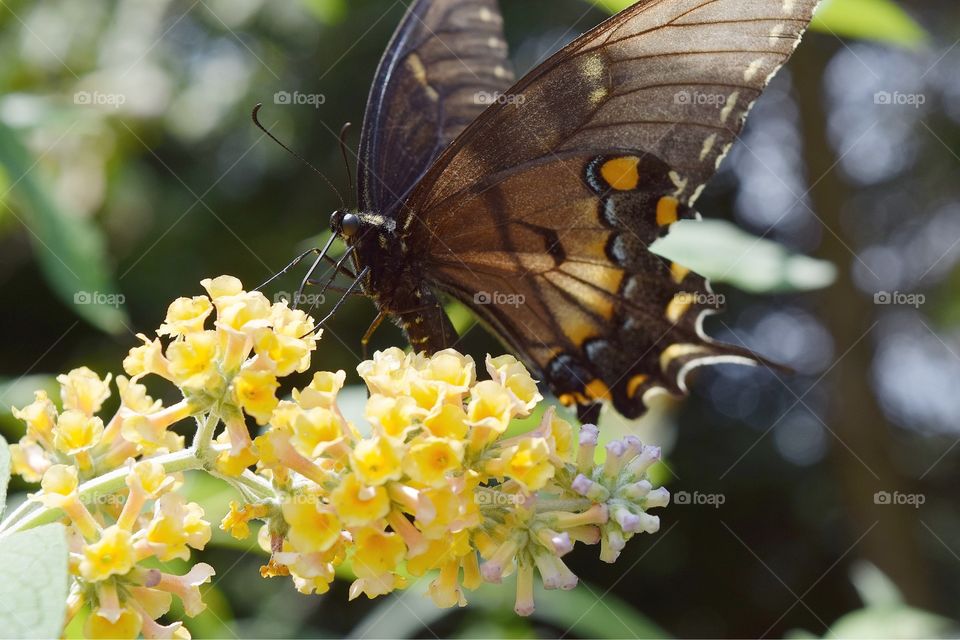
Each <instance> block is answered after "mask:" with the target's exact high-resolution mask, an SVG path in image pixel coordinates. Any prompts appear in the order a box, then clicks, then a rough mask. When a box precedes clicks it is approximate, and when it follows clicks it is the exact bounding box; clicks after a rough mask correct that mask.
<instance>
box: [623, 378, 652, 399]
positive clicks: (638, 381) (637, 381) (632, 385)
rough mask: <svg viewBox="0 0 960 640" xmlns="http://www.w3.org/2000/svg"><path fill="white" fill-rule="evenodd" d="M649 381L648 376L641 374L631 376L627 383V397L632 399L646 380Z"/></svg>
mask: <svg viewBox="0 0 960 640" xmlns="http://www.w3.org/2000/svg"><path fill="white" fill-rule="evenodd" d="M649 379H650V376H646V375H643V374H640V375H636V376H633V377H632V378H630V381H629V382H627V397H629V398H632V397H634V396H635V395H637V391H638V390H639V389H640V387H642V386H643V385H645V384H646V383H647V380H649Z"/></svg>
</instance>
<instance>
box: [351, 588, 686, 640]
mask: <svg viewBox="0 0 960 640" xmlns="http://www.w3.org/2000/svg"><path fill="white" fill-rule="evenodd" d="M431 579H432V577H430V576H428V577H425V578H421V579H418V580H417V582H416V583H415V584H414V585H413V586H411V587H410V588H409V589H407V590H406V591H401V592H398V593H396V594H394V595H391V596H389V597H388V598H385V599H384V601H383V602H381V603H380V604H379V605H377V606H376V607H375V608H374V609H372V610H371V611H370V612H369V613H368V614H367V617H366V618H365V619H364V620H363V621H362V622H361V623H360V624H359V625H358V626H357V627H356V628H354V630H353V631H352V632H351V634H350V636H349V637H351V638H412V637H418V636H419V634H420V633H421V632H422V631H423V630H424V629H429V628H430V627H431V626H432V625H434V624H435V623H436V622H437V621H438V620H440V619H441V618H443V617H445V616H448V615H450V611H449V610H448V609H439V608H437V607H436V606H435V605H434V604H433V602H432V601H431V600H430V598H428V597H427V595H426V592H427V586H428V585H429V583H430V581H431ZM514 580H515V578H514ZM514 580H511V581H508V582H505V583H504V584H500V585H493V584H484V585H482V586H481V587H480V588H479V589H477V590H476V591H469V592H467V593H466V596H467V600H468V601H469V602H470V604H469V605H468V613H471V614H473V617H475V618H476V617H480V618H481V619H483V620H484V621H485V623H486V624H485V625H484V626H483V633H482V635H481V636H480V637H497V636H499V637H521V635H519V634H518V633H517V631H518V630H517V626H518V625H521V624H522V625H524V626H526V627H527V634H526V635H531V637H532V626H531V624H532V622H533V621H539V622H546V623H548V624H551V625H553V626H554V627H556V628H557V629H563V630H565V631H567V634H566V635H569V636H572V637H582V638H626V637H630V638H666V637H668V635H667V633H666V632H665V631H664V630H663V629H661V628H659V627H658V626H657V625H655V624H654V623H653V622H652V621H650V620H649V619H648V618H646V617H645V616H644V615H642V614H641V613H639V612H638V611H636V609H634V608H633V607H631V606H630V605H629V604H627V603H626V602H624V601H622V600H620V599H619V598H617V597H616V596H613V595H611V594H609V593H603V592H602V591H601V590H598V588H597V587H587V586H586V585H583V584H581V585H580V586H578V587H577V588H576V589H573V590H572V591H559V590H555V591H547V590H545V589H543V588H542V587H540V586H538V588H537V591H536V603H537V610H536V611H535V612H534V614H533V616H531V618H529V619H520V618H517V616H516V615H515V614H514V613H513V605H514V598H515V596H516V589H515V586H514V584H515V583H514ZM395 598H398V599H400V603H397V602H395V601H394V599H395ZM398 604H399V605H400V606H397V605H398ZM494 626H497V627H499V628H498V629H497V630H498V631H499V633H497V632H493V628H494ZM470 627H471V628H474V629H476V628H477V626H476V624H471V625H470ZM508 629H509V630H510V631H511V633H510V634H509V635H507V630H508ZM463 631H464V630H461V632H460V633H455V634H453V635H456V636H458V637H467V635H466V634H464V633H463ZM471 637H472V634H471Z"/></svg>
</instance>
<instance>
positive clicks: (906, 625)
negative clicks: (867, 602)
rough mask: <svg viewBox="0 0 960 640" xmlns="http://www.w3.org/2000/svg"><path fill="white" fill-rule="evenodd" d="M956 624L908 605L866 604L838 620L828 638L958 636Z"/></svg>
mask: <svg viewBox="0 0 960 640" xmlns="http://www.w3.org/2000/svg"><path fill="white" fill-rule="evenodd" d="M956 631H957V629H956V623H955V622H953V621H952V620H949V619H947V618H944V617H942V616H938V615H936V614H933V613H929V612H927V611H921V610H920V609H913V608H911V607H908V606H906V605H902V606H899V607H867V608H865V609H860V610H858V611H854V612H852V613H848V614H847V615H845V616H843V617H842V618H840V619H839V620H837V621H836V622H835V623H834V624H833V626H832V627H830V630H829V631H828V632H827V634H826V635H825V636H824V637H825V638H863V639H864V640H868V639H874V640H879V639H882V638H891V639H894V638H898V639H902V638H918V639H919V638H955V637H957V636H956Z"/></svg>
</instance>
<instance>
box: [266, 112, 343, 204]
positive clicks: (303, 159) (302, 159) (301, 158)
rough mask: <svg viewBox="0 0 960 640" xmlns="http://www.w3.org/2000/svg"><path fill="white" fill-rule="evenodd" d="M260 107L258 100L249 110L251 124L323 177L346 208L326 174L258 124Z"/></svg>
mask: <svg viewBox="0 0 960 640" xmlns="http://www.w3.org/2000/svg"><path fill="white" fill-rule="evenodd" d="M262 107H263V103H262V102H258V103H257V104H256V105H254V107H253V111H251V112H250V118H251V119H252V120H253V124H255V125H256V127H257V129H260V131H263V133H264V134H266V136H267V137H268V138H270V139H271V140H273V141H274V142H276V143H277V144H278V145H280V146H281V147H283V148H284V149H285V150H286V152H287V153H289V154H290V155H292V156H293V157H294V158H296V159H297V160H299V161H300V162H302V163H303V164H305V165H307V166H308V167H310V168H311V169H313V172H314V173H316V174H317V175H318V176H320V177H321V178H323V181H324V182H326V183H327V184H328V185H330V188H331V189H333V192H334V193H335V194H337V199H338V200H340V207H341V208H342V209H346V208H347V204H346V202H344V200H343V196H342V195H340V190H339V189H337V187H336V186H335V185H334V184H333V182H331V181H330V178H328V177H327V176H325V175H324V174H323V173H322V172H321V171H320V170H319V169H317V168H316V167H315V166H313V165H312V164H310V163H309V162H308V161H307V159H306V158H304V157H303V156H301V155H300V154H299V153H297V152H296V151H294V150H293V149H291V148H290V147H288V146H287V145H285V144H283V143H282V142H280V140H279V139H277V136H275V135H273V134H272V133H270V132H269V131H267V128H266V127H264V126H263V125H262V124H260V119H259V117H258V116H259V113H260V109H261V108H262Z"/></svg>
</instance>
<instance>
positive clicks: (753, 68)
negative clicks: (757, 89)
mask: <svg viewBox="0 0 960 640" xmlns="http://www.w3.org/2000/svg"><path fill="white" fill-rule="evenodd" d="M762 66H763V58H757V59H756V60H754V61H753V62H751V63H750V65H749V66H748V67H747V68H746V69H744V71H743V79H744V80H746V81H747V82H750V81H751V80H753V79H754V78H755V77H756V75H757V72H759V71H760V68H761V67H762Z"/></svg>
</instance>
